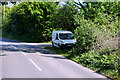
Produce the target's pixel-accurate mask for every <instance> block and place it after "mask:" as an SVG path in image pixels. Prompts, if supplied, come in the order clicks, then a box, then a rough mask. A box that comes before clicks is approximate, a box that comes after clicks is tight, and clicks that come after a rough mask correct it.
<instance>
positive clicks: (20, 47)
mask: <svg viewBox="0 0 120 80" xmlns="http://www.w3.org/2000/svg"><path fill="white" fill-rule="evenodd" d="M1 44H2V54H1V56H0V57H1V58H2V77H3V78H106V77H104V76H102V75H100V74H98V73H95V72H94V71H92V70H90V69H88V68H86V67H83V66H82V65H80V64H78V63H76V62H73V61H71V60H69V59H66V58H64V57H62V56H61V55H58V54H55V53H53V52H51V51H48V50H45V49H43V47H45V46H51V44H44V43H43V44H42V43H25V42H20V41H15V40H10V39H6V38H2V42H1Z"/></svg>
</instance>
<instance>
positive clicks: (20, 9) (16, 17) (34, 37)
mask: <svg viewBox="0 0 120 80" xmlns="http://www.w3.org/2000/svg"><path fill="white" fill-rule="evenodd" d="M56 6H57V3H52V2H49V3H47V2H46V3H45V2H40V3H38V2H29V3H20V4H19V5H17V6H15V7H13V8H12V10H11V12H10V13H9V16H8V20H7V22H6V25H5V27H4V30H5V31H6V32H7V33H10V34H11V35H12V36H13V37H16V36H19V37H21V38H24V39H26V40H27V41H29V42H41V41H46V40H50V38H49V36H48V35H47V34H46V33H49V32H50V31H51V28H50V27H49V23H50V21H49V20H50V18H51V14H52V13H53V12H54V8H56Z"/></svg>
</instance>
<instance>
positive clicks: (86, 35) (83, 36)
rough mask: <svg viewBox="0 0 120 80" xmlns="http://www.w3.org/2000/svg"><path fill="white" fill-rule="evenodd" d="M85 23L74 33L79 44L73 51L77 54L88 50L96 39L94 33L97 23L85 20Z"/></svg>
mask: <svg viewBox="0 0 120 80" xmlns="http://www.w3.org/2000/svg"><path fill="white" fill-rule="evenodd" d="M83 23H84V24H83V25H81V26H79V27H77V28H76V30H75V33H74V37H75V38H76V39H77V44H76V45H75V48H74V50H73V52H75V53H76V54H79V53H82V52H84V51H88V50H89V49H90V48H91V47H92V46H93V44H94V42H95V41H96V37H95V36H94V35H93V33H94V30H95V25H94V24H91V23H90V22H89V21H87V20H86V21H84V22H83Z"/></svg>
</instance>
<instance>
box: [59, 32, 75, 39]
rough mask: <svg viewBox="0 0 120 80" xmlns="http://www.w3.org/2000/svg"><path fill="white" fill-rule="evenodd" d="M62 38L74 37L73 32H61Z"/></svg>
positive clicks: (60, 36)
mask: <svg viewBox="0 0 120 80" xmlns="http://www.w3.org/2000/svg"><path fill="white" fill-rule="evenodd" d="M59 38H60V39H74V38H73V34H72V33H59Z"/></svg>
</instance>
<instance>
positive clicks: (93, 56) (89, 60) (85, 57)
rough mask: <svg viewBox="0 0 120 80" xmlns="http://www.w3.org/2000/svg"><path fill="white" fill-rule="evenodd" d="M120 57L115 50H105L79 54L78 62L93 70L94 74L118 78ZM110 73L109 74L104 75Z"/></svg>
mask: <svg viewBox="0 0 120 80" xmlns="http://www.w3.org/2000/svg"><path fill="white" fill-rule="evenodd" d="M119 56H120V55H119V54H118V53H117V51H116V49H110V48H106V49H103V50H98V51H94V50H92V51H89V52H87V53H84V54H81V56H80V57H79V62H80V63H81V64H83V65H84V66H87V67H90V68H92V69H94V70H95V71H96V72H99V73H101V74H105V75H107V76H111V77H113V78H118V77H119V74H118V60H119V59H120V57H119ZM106 72H110V73H106Z"/></svg>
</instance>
